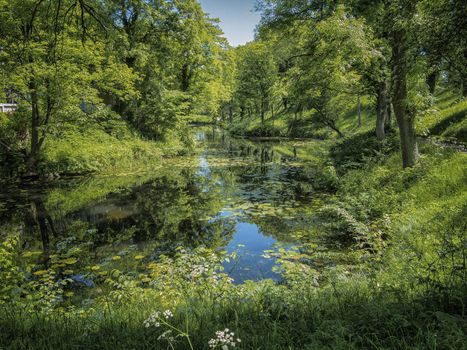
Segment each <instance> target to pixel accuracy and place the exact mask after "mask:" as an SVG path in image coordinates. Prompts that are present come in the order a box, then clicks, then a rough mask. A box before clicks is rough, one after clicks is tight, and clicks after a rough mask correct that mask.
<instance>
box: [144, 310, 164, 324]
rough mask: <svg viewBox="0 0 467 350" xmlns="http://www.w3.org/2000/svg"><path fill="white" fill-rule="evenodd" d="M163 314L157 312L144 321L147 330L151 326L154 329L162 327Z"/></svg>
mask: <svg viewBox="0 0 467 350" xmlns="http://www.w3.org/2000/svg"><path fill="white" fill-rule="evenodd" d="M160 316H161V313H160V312H159V311H155V312H153V313H152V314H150V315H149V317H148V318H147V319H145V320H144V322H143V324H144V326H145V327H146V328H149V327H151V326H154V327H160V325H161V324H160V322H159V319H160Z"/></svg>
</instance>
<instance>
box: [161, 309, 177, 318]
mask: <svg viewBox="0 0 467 350" xmlns="http://www.w3.org/2000/svg"><path fill="white" fill-rule="evenodd" d="M163 315H164V318H165V319H166V320H168V319H169V318H172V317H173V316H174V314H173V313H172V311H170V310H165V311H164V312H163Z"/></svg>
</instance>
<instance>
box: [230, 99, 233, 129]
mask: <svg viewBox="0 0 467 350" xmlns="http://www.w3.org/2000/svg"><path fill="white" fill-rule="evenodd" d="M229 122H230V125H232V124H233V110H232V102H230V104H229Z"/></svg>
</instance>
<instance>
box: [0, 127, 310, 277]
mask: <svg viewBox="0 0 467 350" xmlns="http://www.w3.org/2000/svg"><path fill="white" fill-rule="evenodd" d="M194 132H195V133H196V139H197V149H198V153H197V156H195V157H189V158H186V159H185V158H184V159H177V160H170V161H168V162H167V164H165V165H164V166H163V167H161V169H160V170H159V171H156V173H155V174H144V175H128V176H119V177H96V178H80V179H63V180H60V181H57V182H54V183H48V184H30V185H22V186H21V187H20V188H18V187H12V188H3V189H2V190H1V193H0V225H1V226H0V227H3V229H8V230H18V231H20V232H21V233H22V235H23V237H24V239H23V243H22V244H23V246H24V247H25V249H38V250H44V251H47V252H49V251H50V252H53V251H54V250H57V249H60V244H62V245H63V244H64V243H63V242H64V241H65V242H66V244H68V245H69V246H70V245H71V246H73V244H74V242H76V244H78V242H81V244H82V242H88V244H87V246H86V247H87V248H86V249H88V254H89V257H88V259H91V260H93V263H102V264H103V263H104V262H105V261H106V257H108V256H112V255H120V256H124V255H125V254H129V253H134V252H135V251H138V252H141V254H142V255H144V256H145V258H146V259H148V260H157V257H158V256H160V255H161V254H169V255H170V254H172V253H173V252H174V251H175V250H176V249H177V247H185V248H188V249H189V248H195V247H198V246H207V247H210V248H213V249H219V250H226V251H227V252H228V253H236V255H237V258H236V259H233V260H231V261H230V262H228V263H227V262H226V263H225V265H224V267H225V270H226V271H227V272H228V273H229V274H230V275H231V276H232V277H233V278H234V280H235V282H237V283H241V282H243V281H245V280H248V279H251V280H259V279H264V278H272V279H275V280H278V279H280V276H279V275H277V274H276V273H275V272H273V269H272V268H273V266H274V264H275V261H274V259H273V258H270V257H268V255H267V252H266V253H265V251H268V250H274V249H277V247H279V246H281V247H285V248H286V249H288V248H290V247H293V246H294V245H295V244H297V243H299V241H298V240H297V239H296V238H294V237H295V236H294V234H293V233H294V232H297V231H299V230H304V229H306V227H307V225H308V224H307V221H306V220H305V219H304V218H303V217H302V216H301V215H300V210H301V208H302V207H303V206H304V205H308V204H309V203H310V202H312V201H313V200H315V199H316V198H315V197H316V195H315V194H313V191H311V189H310V185H309V183H310V179H309V178H307V176H306V174H305V172H304V167H303V162H302V160H300V159H299V158H298V157H297V151H298V150H299V147H298V149H297V146H295V147H294V146H293V145H291V144H287V143H281V144H278V143H275V144H272V143H264V142H262V143H260V142H251V141H246V140H238V139H234V138H231V137H229V136H228V135H225V134H223V133H221V132H219V131H216V130H215V129H210V128H206V129H196V130H195V131H194ZM316 147H319V144H318V143H317V146H316Z"/></svg>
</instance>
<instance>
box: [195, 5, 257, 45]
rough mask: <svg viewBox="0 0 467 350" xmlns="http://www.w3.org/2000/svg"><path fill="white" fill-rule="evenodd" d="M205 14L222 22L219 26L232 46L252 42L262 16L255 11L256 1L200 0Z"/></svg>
mask: <svg viewBox="0 0 467 350" xmlns="http://www.w3.org/2000/svg"><path fill="white" fill-rule="evenodd" d="M200 3H201V6H202V7H203V10H204V12H206V13H208V14H209V15H210V17H217V18H219V19H220V20H221V22H220V23H219V26H220V27H221V29H222V30H223V32H224V33H225V37H226V38H227V40H229V43H230V45H232V46H238V45H242V44H245V43H247V42H248V41H252V40H253V37H254V30H255V27H256V25H257V24H258V23H259V19H260V14H259V13H258V12H255V11H254V5H255V0H200Z"/></svg>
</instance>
